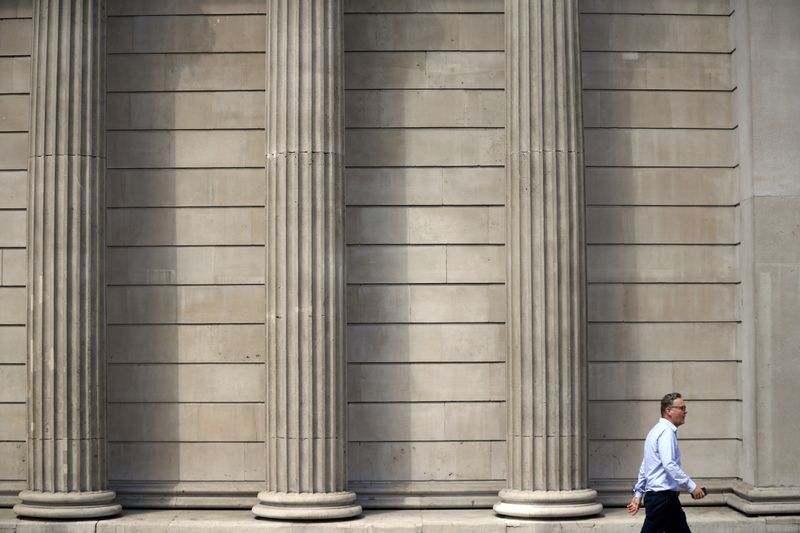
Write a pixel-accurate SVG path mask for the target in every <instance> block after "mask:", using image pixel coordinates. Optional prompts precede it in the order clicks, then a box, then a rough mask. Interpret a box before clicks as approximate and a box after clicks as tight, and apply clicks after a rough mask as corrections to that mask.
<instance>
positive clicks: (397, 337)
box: [347, 324, 506, 363]
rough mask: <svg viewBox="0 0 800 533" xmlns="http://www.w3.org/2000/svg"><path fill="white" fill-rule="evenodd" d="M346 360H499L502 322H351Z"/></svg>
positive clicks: (503, 343)
mask: <svg viewBox="0 0 800 533" xmlns="http://www.w3.org/2000/svg"><path fill="white" fill-rule="evenodd" d="M347 350H348V361H350V362H352V363H359V362H361V363H368V362H375V363H379V362H412V361H418V362H423V361H429V362H441V361H451V362H460V361H463V362H477V361H484V362H490V361H492V362H500V361H504V360H505V356H506V332H505V325H504V324H350V325H348V327H347Z"/></svg>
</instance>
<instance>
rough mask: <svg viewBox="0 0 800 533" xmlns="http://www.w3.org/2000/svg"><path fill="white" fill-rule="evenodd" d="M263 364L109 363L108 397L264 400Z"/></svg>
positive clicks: (117, 399)
mask: <svg viewBox="0 0 800 533" xmlns="http://www.w3.org/2000/svg"><path fill="white" fill-rule="evenodd" d="M265 372H266V368H265V366H264V365H262V364H256V365H253V364H215V365H208V364H188V363H185V364H179V365H178V364H156V365H152V364H132V365H131V364H111V365H108V401H109V402H112V403H120V402H142V403H174V402H182V403H186V402H189V403H191V402H263V401H264V393H265V382H264V379H265V377H264V373H265Z"/></svg>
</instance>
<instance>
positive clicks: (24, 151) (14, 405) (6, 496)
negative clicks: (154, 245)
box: [0, 1, 33, 505]
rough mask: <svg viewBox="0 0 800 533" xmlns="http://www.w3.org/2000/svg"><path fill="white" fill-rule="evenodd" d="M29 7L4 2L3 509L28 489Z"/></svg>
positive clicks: (0, 249)
mask: <svg viewBox="0 0 800 533" xmlns="http://www.w3.org/2000/svg"><path fill="white" fill-rule="evenodd" d="M32 41H33V24H32V22H31V9H30V2H27V1H19V2H16V1H15V2H0V505H2V504H10V503H11V502H12V498H13V497H15V496H16V494H17V493H18V492H19V491H20V490H22V489H23V488H24V487H25V477H26V468H25V465H26V452H25V439H26V429H25V427H26V426H25V417H26V414H25V387H26V383H27V379H26V374H25V321H26V311H25V307H26V306H25V301H26V297H25V277H26V272H25V264H26V263H25V242H26V236H25V227H26V221H25V218H26V210H25V203H26V199H27V196H28V195H27V171H26V169H27V167H28V126H29V121H30V118H29V117H30V95H29V92H30V86H31V60H30V55H31V45H32Z"/></svg>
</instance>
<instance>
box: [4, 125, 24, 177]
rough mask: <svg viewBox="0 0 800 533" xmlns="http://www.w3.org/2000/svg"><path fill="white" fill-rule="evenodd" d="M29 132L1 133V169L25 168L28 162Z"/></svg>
mask: <svg viewBox="0 0 800 533" xmlns="http://www.w3.org/2000/svg"><path fill="white" fill-rule="evenodd" d="M27 151H28V134H27V133H0V170H25V169H26V168H28V162H27V160H26V157H25V154H26V153H27Z"/></svg>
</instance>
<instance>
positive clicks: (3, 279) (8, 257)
mask: <svg viewBox="0 0 800 533" xmlns="http://www.w3.org/2000/svg"><path fill="white" fill-rule="evenodd" d="M26 265H27V258H26V253H25V250H20V249H5V250H2V249H0V285H5V286H9V285H25V283H26V277H27V274H28V273H27V268H26Z"/></svg>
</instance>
